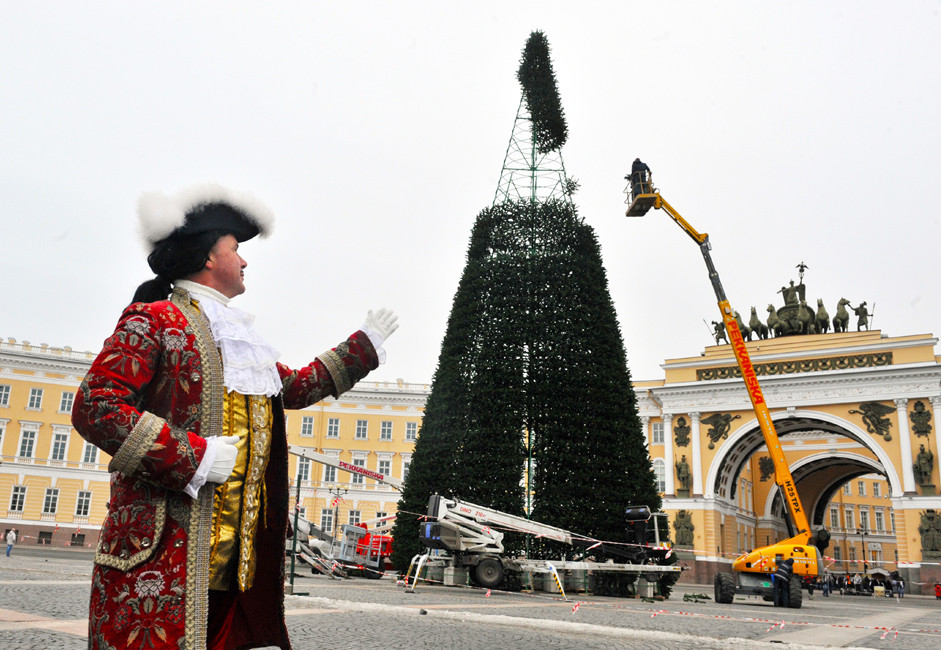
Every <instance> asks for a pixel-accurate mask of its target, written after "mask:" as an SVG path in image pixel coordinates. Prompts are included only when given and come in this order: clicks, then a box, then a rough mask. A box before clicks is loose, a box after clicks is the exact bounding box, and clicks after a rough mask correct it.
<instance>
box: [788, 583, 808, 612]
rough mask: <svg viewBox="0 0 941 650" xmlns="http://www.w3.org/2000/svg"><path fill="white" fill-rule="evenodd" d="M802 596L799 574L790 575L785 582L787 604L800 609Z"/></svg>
mask: <svg viewBox="0 0 941 650" xmlns="http://www.w3.org/2000/svg"><path fill="white" fill-rule="evenodd" d="M803 598H804V594H803V592H801V579H800V576H796V575H792V576H791V579H790V580H788V583H787V606H788V607H790V608H791V609H800V608H801V603H802V601H803Z"/></svg>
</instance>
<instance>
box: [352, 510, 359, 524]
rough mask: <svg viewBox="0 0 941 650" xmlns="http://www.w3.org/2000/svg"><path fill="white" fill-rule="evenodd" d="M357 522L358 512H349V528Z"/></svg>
mask: <svg viewBox="0 0 941 650" xmlns="http://www.w3.org/2000/svg"><path fill="white" fill-rule="evenodd" d="M359 521H360V517H359V510H350V526H356V525H358V524H359Z"/></svg>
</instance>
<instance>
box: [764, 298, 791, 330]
mask: <svg viewBox="0 0 941 650" xmlns="http://www.w3.org/2000/svg"><path fill="white" fill-rule="evenodd" d="M787 329H788V327H787V323H785V322H784V321H783V320H781V319H780V318H779V317H778V310H777V309H775V308H774V305H768V333H769V335H770V336H784V335H785V334H787Z"/></svg>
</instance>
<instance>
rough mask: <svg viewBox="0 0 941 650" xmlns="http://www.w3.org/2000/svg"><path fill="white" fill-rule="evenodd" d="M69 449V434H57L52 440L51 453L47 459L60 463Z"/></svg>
mask: <svg viewBox="0 0 941 650" xmlns="http://www.w3.org/2000/svg"><path fill="white" fill-rule="evenodd" d="M68 447H69V434H67V433H57V434H55V436H53V440H52V453H51V454H50V456H49V458H50V459H51V460H53V461H56V462H59V463H61V462H62V461H64V460H65V452H66V450H67V449H68Z"/></svg>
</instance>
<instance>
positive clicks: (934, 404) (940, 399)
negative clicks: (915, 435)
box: [931, 395, 941, 466]
mask: <svg viewBox="0 0 941 650" xmlns="http://www.w3.org/2000/svg"><path fill="white" fill-rule="evenodd" d="M931 413H932V415H933V417H932V418H931V421H932V422H933V423H934V428H933V429H932V431H933V432H934V434H935V435H934V462H935V464H936V465H938V466H941V440H939V439H938V438H939V437H941V435H939V434H941V421H939V420H941V415H939V414H941V395H936V396H934V397H932V398H931Z"/></svg>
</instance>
